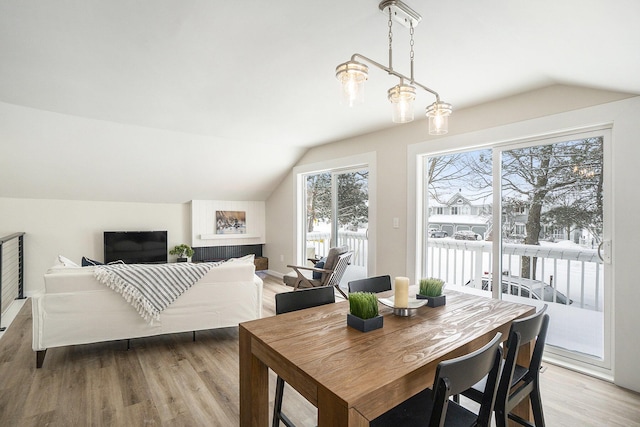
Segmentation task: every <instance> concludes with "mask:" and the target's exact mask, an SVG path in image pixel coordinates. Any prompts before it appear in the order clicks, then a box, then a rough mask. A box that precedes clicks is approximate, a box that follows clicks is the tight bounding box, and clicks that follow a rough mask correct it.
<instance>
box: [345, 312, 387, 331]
mask: <svg viewBox="0 0 640 427" xmlns="http://www.w3.org/2000/svg"><path fill="white" fill-rule="evenodd" d="M383 321H384V317H382V316H381V315H377V316H376V317H372V318H371V319H361V318H359V317H356V316H354V315H353V314H351V313H347V325H348V326H351V327H352V328H354V329H357V330H359V331H360V332H369V331H373V330H374V329H380V328H382V323H383Z"/></svg>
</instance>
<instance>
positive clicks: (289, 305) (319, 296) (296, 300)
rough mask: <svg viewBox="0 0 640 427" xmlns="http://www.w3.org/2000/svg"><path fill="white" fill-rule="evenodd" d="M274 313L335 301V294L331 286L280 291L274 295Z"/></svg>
mask: <svg viewBox="0 0 640 427" xmlns="http://www.w3.org/2000/svg"><path fill="white" fill-rule="evenodd" d="M275 298H276V314H282V313H289V312H290V311H297V310H303V309H305V308H311V307H317V306H319V305H324V304H331V303H334V302H336V294H335V292H334V289H333V288H332V287H331V286H322V287H320V288H308V289H300V290H298V291H295V292H282V293H279V294H276V295H275Z"/></svg>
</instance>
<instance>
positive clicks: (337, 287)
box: [335, 285, 349, 300]
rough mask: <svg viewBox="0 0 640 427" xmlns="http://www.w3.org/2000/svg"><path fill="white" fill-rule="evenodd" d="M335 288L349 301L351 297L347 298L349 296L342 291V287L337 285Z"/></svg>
mask: <svg viewBox="0 0 640 427" xmlns="http://www.w3.org/2000/svg"><path fill="white" fill-rule="evenodd" d="M335 288H336V289H337V290H338V292H340V293H341V294H342V296H343V297H344V299H346V300H348V299H349V297H348V296H347V294H345V293H344V292H343V291H342V289H340V285H335Z"/></svg>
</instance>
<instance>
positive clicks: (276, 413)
mask: <svg viewBox="0 0 640 427" xmlns="http://www.w3.org/2000/svg"><path fill="white" fill-rule="evenodd" d="M283 394H284V380H283V379H282V378H280V376H279V375H278V379H277V380H276V397H275V400H274V402H273V422H272V423H271V427H278V426H279V425H280V414H281V413H282V395H283Z"/></svg>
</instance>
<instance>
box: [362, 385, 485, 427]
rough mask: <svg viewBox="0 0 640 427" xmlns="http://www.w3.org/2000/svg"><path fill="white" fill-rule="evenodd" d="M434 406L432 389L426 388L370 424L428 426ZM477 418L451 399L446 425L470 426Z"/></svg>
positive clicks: (378, 426) (377, 426) (449, 426)
mask: <svg viewBox="0 0 640 427" xmlns="http://www.w3.org/2000/svg"><path fill="white" fill-rule="evenodd" d="M432 408H433V400H431V390H430V389H426V390H423V391H421V392H420V393H418V394H416V395H415V396H413V397H411V398H409V399H407V400H405V401H404V402H402V403H401V404H399V405H398V406H396V407H395V408H392V409H390V410H389V411H387V412H385V413H384V414H382V415H380V416H379V417H378V418H376V419H374V420H372V421H371V423H370V426H372V427H373V426H376V427H383V426H402V427H410V426H426V425H429V418H431V410H432ZM477 418H478V416H477V415H476V414H474V413H473V412H471V411H469V410H468V409H465V408H463V407H462V406H460V405H458V404H457V403H455V402H453V401H449V403H448V405H447V416H446V421H445V426H446V427H458V426H461V427H462V426H465V427H469V426H471V425H473V423H474V421H475V420H476V419H477Z"/></svg>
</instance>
